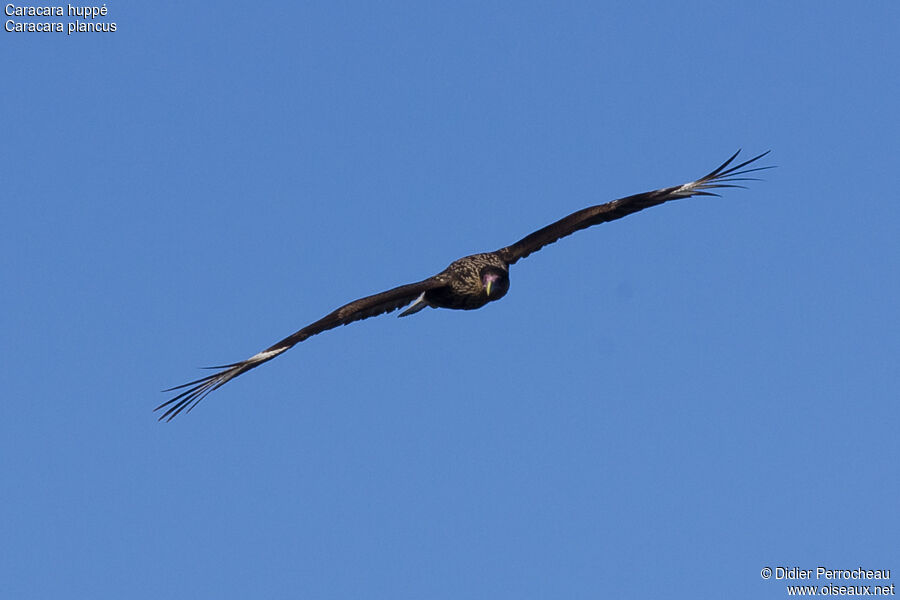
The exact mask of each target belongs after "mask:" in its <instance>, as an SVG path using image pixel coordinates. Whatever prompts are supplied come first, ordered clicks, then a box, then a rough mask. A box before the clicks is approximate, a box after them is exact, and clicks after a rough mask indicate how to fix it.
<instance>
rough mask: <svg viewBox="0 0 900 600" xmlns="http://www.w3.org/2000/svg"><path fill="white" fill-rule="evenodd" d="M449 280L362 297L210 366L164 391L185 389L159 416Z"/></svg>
mask: <svg viewBox="0 0 900 600" xmlns="http://www.w3.org/2000/svg"><path fill="white" fill-rule="evenodd" d="M445 283H446V282H445V281H444V279H443V276H442V275H435V276H434V277H431V278H429V279H426V280H424V281H420V282H418V283H410V284H408V285H401V286H400V287H396V288H394V289H392V290H388V291H386V292H381V293H380V294H375V295H374V296H367V297H365V298H360V299H359V300H355V301H353V302H351V303H349V304H345V305H344V306H342V307H340V308H338V309H337V310H335V311H333V312H332V313H330V314H328V315H326V316H324V317H322V318H321V319H319V320H318V321H316V322H315V323H312V324H311V325H307V326H306V327H304V328H303V329H301V330H300V331H298V332H296V333H294V334H292V335H289V336H288V337H286V338H284V339H283V340H281V341H280V342H278V343H277V344H274V345H272V346H270V347H268V348H266V349H265V350H263V351H262V352H259V353H257V354H254V355H253V356H251V357H250V358H248V359H247V360H242V361H241V362H236V363H233V364H230V365H222V366H219V367H210V368H211V369H220V370H219V371H217V372H216V373H213V374H212V375H207V376H206V377H201V378H200V379H197V380H196V381H191V382H190V383H185V384H183V385H178V386H175V387H173V388H169V389H167V390H163V391H165V392H172V391H175V390H184V391H183V392H180V393H179V394H178V395H177V396H175V397H174V398H172V399H171V400H168V401H167V402H163V403H162V404H160V405H159V406H157V407H156V408H155V409H153V410H155V411H156V410H162V409H166V411H165V412H164V413H163V414H162V415H161V416H160V417H159V420H160V421H162V420H163V419H165V420H167V421H171V420H172V419H173V418H175V417H176V416H177V415H178V413H180V412H181V411H183V410H185V409H187V411H188V412H190V411H191V410H192V409H193V408H194V407H195V406H197V403H199V402H200V401H201V400H203V398H205V397H206V395H207V394H209V393H210V392H212V391H213V390H215V389H218V388H220V387H222V386H223V385H225V384H226V383H228V382H229V381H231V380H232V379H234V378H235V377H237V376H238V375H240V374H242V373H246V372H247V371H249V370H250V369H255V368H256V367H258V366H259V365H261V364H263V363H264V362H267V361H270V360H272V359H273V358H275V357H276V356H278V355H279V354H281V353H282V352H284V351H286V350H288V349H289V348H291V347H292V346H294V345H295V344H298V343H300V342H302V341H303V340H305V339H306V338H308V337H311V336H314V335H316V334H317V333H322V332H323V331H328V330H329V329H334V328H335V327H337V326H338V325H347V324H349V323H352V322H354V321H359V320H360V319H368V318H369V317H374V316H377V315H381V314H384V313H386V312H391V311H392V310H397V309H398V308H401V307H403V306H406V305H407V304H409V303H410V302H412V301H413V300H415V299H416V298H417V297H418V296H419V295H420V294H422V293H424V292H426V291H428V290H430V289H434V288H438V287H441V286H442V285H444V284H445Z"/></svg>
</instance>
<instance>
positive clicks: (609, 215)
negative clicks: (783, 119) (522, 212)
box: [497, 150, 772, 264]
mask: <svg viewBox="0 0 900 600" xmlns="http://www.w3.org/2000/svg"><path fill="white" fill-rule="evenodd" d="M740 152H741V151H740V150H738V151H737V152H735V153H734V154H733V155H732V157H731V158H729V159H728V160H726V161H725V162H724V163H723V164H722V166H720V167H719V168H718V169H716V170H715V171H713V172H712V173H710V174H709V175H706V176H705V177H701V178H700V179H698V180H697V181H692V182H690V183H686V184H684V185H678V186H674V187H668V188H663V189H661V190H655V191H652V192H644V193H643V194H635V195H634V196H628V197H627V198H620V199H618V200H613V201H612V202H607V203H606V204H600V205H597V206H591V207H590V208H585V209H582V210H579V211H578V212H574V213H572V214H571V215H569V216H568V217H565V218H562V219H560V220H559V221H557V222H556V223H551V224H550V225H547V226H546V227H544V228H543V229H538V230H537V231H535V232H534V233H532V234H530V235H527V236H525V237H524V238H522V239H521V240H519V241H518V242H516V243H515V244H513V245H512V246H507V247H505V248H501V249H500V250H498V251H497V255H499V256H500V258H502V259H503V260H505V261H506V262H507V263H509V264H513V263H515V262H516V261H517V260H519V259H520V258H525V257H526V256H528V255H529V254H531V253H532V252H537V251H538V250H540V249H541V248H543V247H544V246H546V245H547V244H552V243H553V242H555V241H556V240H558V239H560V238H563V237H566V236H567V235H571V234H573V233H575V232H576V231H578V230H580V229H586V228H588V227H590V226H591V225H597V224H598V223H605V222H607V221H614V220H616V219H621V218H622V217H625V216H627V215H630V214H632V213H636V212H638V211H639V210H644V209H645V208H649V207H651V206H657V205H658V204H662V203H663V202H668V201H669V200H677V199H679V198H689V197H691V196H718V194H716V193H714V192H710V191H708V190H712V189H716V188H728V187H744V186H742V185H739V184H737V183H735V182H737V181H754V180H755V179H754V178H753V177H742V175H746V174H747V173H753V172H754V171H762V170H764V169H771V168H772V167H753V168H745V167H747V166H748V165H750V164H751V163H753V162H755V161H757V160H759V159H760V158H762V157H763V156H765V155H766V154H768V153H769V152H763V153H762V154H760V155H759V156H755V157H753V158H751V159H750V160H747V161H744V162H742V163H740V164H738V165H735V166H733V167H729V165H730V164H731V163H732V162H734V159H735V158H737V155H738V154H740Z"/></svg>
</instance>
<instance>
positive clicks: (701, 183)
mask: <svg viewBox="0 0 900 600" xmlns="http://www.w3.org/2000/svg"><path fill="white" fill-rule="evenodd" d="M768 153H769V152H764V153H762V154H760V155H759V156H756V157H754V158H751V159H750V160H746V161H744V162H741V163H738V164H736V165H733V166H732V163H733V162H734V161H735V159H736V158H737V156H738V154H740V150H738V151H737V152H735V153H734V154H733V155H732V156H731V158H729V159H728V160H726V161H725V162H724V163H722V165H721V166H720V167H719V168H718V169H716V170H715V171H713V172H711V173H710V174H708V175H706V176H704V177H701V178H700V179H697V180H696V181H691V182H690V183H685V184H683V185H676V186H673V187H667V188H662V189H659V190H654V191H652V192H644V193H642V194H635V195H634V196H628V197H626V198H619V199H618V200H613V201H612V202H607V203H606V204H598V205H597V206H591V207H589V208H585V209H582V210H579V211H577V212H574V213H572V214H571V215H569V216H567V217H564V218H562V219H560V220H559V221H556V222H555V223H551V224H550V225H547V226H546V227H544V228H543V229H538V230H537V231H535V232H534V233H531V234H528V235H526V236H525V237H523V238H522V239H521V240H519V241H518V242H516V243H515V244H512V245H511V246H506V247H504V248H500V249H499V250H496V251H494V252H485V253H482V254H472V255H471V256H465V257H463V258H460V259H459V260H455V261H453V262H452V263H450V266H448V267H447V268H446V269H444V270H443V271H441V272H440V273H438V274H437V275H434V276H433V277H429V278H428V279H423V280H422V281H419V282H417V283H410V284H407V285H401V286H400V287H396V288H394V289H391V290H387V291H386V292H381V293H380V294H375V295H373V296H366V297H365V298H360V299H359V300H354V301H353V302H351V303H349V304H345V305H344V306H341V307H340V308H338V309H336V310H334V311H333V312H331V313H329V314H327V315H325V316H324V317H322V318H321V319H319V320H318V321H316V322H314V323H312V324H310V325H307V326H306V327H304V328H303V329H301V330H300V331H298V332H296V333H293V334H291V335H289V336H288V337H286V338H284V339H283V340H281V341H280V342H278V343H277V344H274V345H272V346H269V347H268V348H266V349H265V350H263V351H262V352H259V353H257V354H254V355H253V356H251V357H250V358H248V359H246V360H242V361H240V362H236V363H232V364H230V365H222V366H219V367H209V368H210V369H217V371H216V372H215V373H213V374H212V375H207V376H206V377H201V378H200V379H197V380H195V381H191V382H189V383H185V384H183V385H179V386H176V387H173V388H169V389H167V390H164V391H165V392H176V391H179V390H182V391H179V392H178V394H177V395H176V396H175V397H173V398H171V399H170V400H168V401H166V402H164V403H162V404H160V405H159V406H157V407H156V408H155V409H154V410H155V411H159V410H162V411H164V412H163V413H162V414H161V415H160V417H159V420H160V421H162V420H167V421H171V420H172V419H173V418H175V417H176V416H177V415H178V414H179V413H181V412H182V411H185V410H186V411H187V412H190V411H191V410H192V409H193V408H194V407H195V406H197V404H198V403H199V402H200V401H201V400H203V398H205V397H206V396H207V394H209V393H210V392H212V391H213V390H216V389H218V388H220V387H222V386H223V385H225V384H226V383H228V382H229V381H231V380H232V379H234V378H235V377H237V376H238V375H241V374H243V373H246V372H247V371H249V370H250V369H255V368H256V367H258V366H259V365H261V364H263V363H264V362H267V361H270V360H272V359H273V358H275V357H276V356H278V355H279V354H282V353H283V352H285V351H287V350H289V349H290V348H292V347H293V346H294V345H296V344H298V343H300V342H302V341H303V340H305V339H306V338H309V337H312V336H314V335H316V334H319V333H322V332H323V331H328V330H329V329H334V328H335V327H337V326H338V325H348V324H350V323H353V322H354V321H359V320H361V319H368V318H369V317H374V316H376V315H381V314H384V313H387V312H391V311H393V310H397V309H398V308H403V307H404V306H407V305H409V307H408V308H407V309H406V310H404V311H403V312H402V313H400V315H399V316H401V317H405V316H407V315H412V314H415V313H417V312H419V311H420V310H422V309H423V308H426V307H431V308H454V309H461V310H473V309H476V308H481V307H482V306H484V305H485V304H487V303H488V302H493V301H494V300H499V299H500V298H502V297H503V296H505V295H506V292H507V291H508V290H509V267H510V265H514V264H515V263H516V262H517V261H518V260H519V259H522V258H525V257H526V256H528V255H529V254H531V253H533V252H537V251H538V250H540V249H541V248H543V247H544V246H546V245H548V244H552V243H553V242H555V241H556V240H558V239H560V238H563V237H566V236H567V235H571V234H573V233H575V232H576V231H579V230H581V229H586V228H588V227H591V226H592V225H597V224H599V223H605V222H607V221H614V220H616V219H621V218H622V217H625V216H627V215H630V214H632V213H636V212H638V211H641V210H644V209H645V208H649V207H651V206H657V205H659V204H662V203H664V202H668V201H670V200H678V199H680V198H689V197H691V196H718V194H716V193H714V192H712V191H710V190H714V189H719V188H733V187H744V186H743V185H741V184H740V183H737V182H743V181H754V180H755V178H753V177H746V175H747V174H748V173H753V172H756V171H761V170H764V169H770V168H772V167H759V166H751V165H753V164H754V163H756V161H757V160H759V159H760V158H762V157H764V156H765V155H766V154H768Z"/></svg>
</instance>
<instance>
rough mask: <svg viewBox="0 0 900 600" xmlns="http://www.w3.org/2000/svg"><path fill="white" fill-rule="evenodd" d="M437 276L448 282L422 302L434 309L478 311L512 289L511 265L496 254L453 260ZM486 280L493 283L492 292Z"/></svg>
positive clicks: (429, 291)
mask: <svg viewBox="0 0 900 600" xmlns="http://www.w3.org/2000/svg"><path fill="white" fill-rule="evenodd" d="M435 277H436V278H438V279H440V280H442V281H446V284H445V285H443V286H440V287H436V288H433V289H430V290H427V291H426V292H424V298H423V300H424V301H425V303H426V304H427V305H428V306H431V307H432V308H453V309H458V310H475V309H476V308H481V307H482V306H484V305H485V304H487V303H488V302H492V301H494V300H499V299H500V298H502V297H503V296H505V295H506V291H507V290H508V289H509V265H508V264H506V262H504V261H503V260H502V259H500V257H499V256H497V253H496V252H486V253H481V254H472V255H471V256H464V257H463V258H460V259H459V260H454V261H453V262H452V263H450V266H448V267H447V268H446V269H444V270H443V271H441V272H440V273H438V274H437V275H435ZM485 278H492V279H493V281H494V283H493V285H492V286H491V292H490V293H488V291H487V288H486V285H485V281H484V279H485ZM494 290H496V291H494ZM410 309H412V307H410ZM404 312H405V311H404ZM408 314H411V313H408ZM404 316H405V315H404Z"/></svg>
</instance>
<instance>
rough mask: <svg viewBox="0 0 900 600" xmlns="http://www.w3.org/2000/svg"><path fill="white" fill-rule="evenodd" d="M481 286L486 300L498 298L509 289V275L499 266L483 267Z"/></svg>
mask: <svg viewBox="0 0 900 600" xmlns="http://www.w3.org/2000/svg"><path fill="white" fill-rule="evenodd" d="M481 287H482V289H483V290H484V294H485V296H487V298H488V301H490V300H499V299H500V298H502V297H503V296H505V295H506V292H507V291H508V290H509V275H508V274H507V273H506V271H505V270H503V269H501V268H499V267H494V266H489V267H485V268H484V269H482V270H481Z"/></svg>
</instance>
